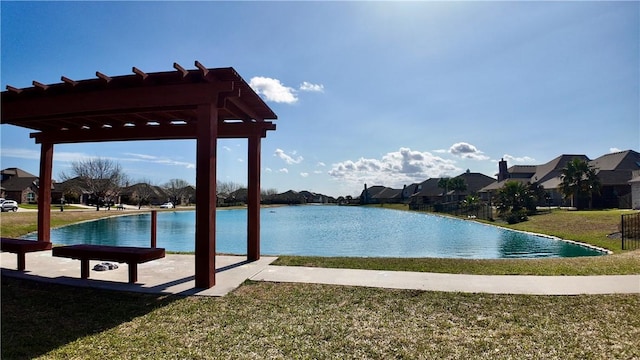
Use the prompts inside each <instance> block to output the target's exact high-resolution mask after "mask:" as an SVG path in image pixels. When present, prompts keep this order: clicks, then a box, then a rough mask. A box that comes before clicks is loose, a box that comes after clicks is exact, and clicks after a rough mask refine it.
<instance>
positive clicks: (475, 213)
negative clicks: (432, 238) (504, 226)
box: [409, 203, 494, 220]
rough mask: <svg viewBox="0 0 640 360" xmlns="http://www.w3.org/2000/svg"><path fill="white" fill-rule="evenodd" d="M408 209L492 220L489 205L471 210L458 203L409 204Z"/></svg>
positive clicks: (482, 205) (491, 209)
mask: <svg viewBox="0 0 640 360" xmlns="http://www.w3.org/2000/svg"><path fill="white" fill-rule="evenodd" d="M409 209H410V210H414V211H429V212H437V213H446V214H450V215H455V216H463V217H465V216H466V217H473V218H478V219H483V220H491V219H493V215H494V214H493V207H491V206H490V205H489V204H481V205H477V206H475V207H472V208H468V207H464V206H460V204H458V203H443V204H409Z"/></svg>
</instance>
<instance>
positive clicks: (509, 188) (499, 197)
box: [494, 181, 535, 224]
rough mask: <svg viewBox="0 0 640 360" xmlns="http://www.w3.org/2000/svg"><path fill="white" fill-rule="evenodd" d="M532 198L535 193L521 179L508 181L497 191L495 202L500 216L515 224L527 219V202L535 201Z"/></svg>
mask: <svg viewBox="0 0 640 360" xmlns="http://www.w3.org/2000/svg"><path fill="white" fill-rule="evenodd" d="M532 198H534V196H533V193H532V192H531V191H530V190H529V188H528V186H527V185H525V184H524V183H521V182H519V181H507V182H506V183H505V184H504V186H503V187H502V188H500V189H499V190H498V192H497V193H496V198H495V200H494V203H495V205H496V207H497V209H498V214H499V215H500V217H502V218H504V219H505V220H506V221H507V222H508V223H510V224H514V223H517V222H520V221H524V220H527V210H526V208H527V204H531V203H535V201H532ZM534 209H535V207H534Z"/></svg>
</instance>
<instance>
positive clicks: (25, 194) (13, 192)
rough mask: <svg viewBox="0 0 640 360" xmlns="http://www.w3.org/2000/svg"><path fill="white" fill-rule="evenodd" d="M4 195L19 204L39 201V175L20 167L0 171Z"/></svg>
mask: <svg viewBox="0 0 640 360" xmlns="http://www.w3.org/2000/svg"><path fill="white" fill-rule="evenodd" d="M0 174H1V179H2V180H1V182H0V184H1V186H2V189H3V193H4V194H3V195H4V196H3V197H4V198H6V199H9V200H15V201H16V202H18V204H24V203H27V204H35V203H37V202H38V177H37V176H35V175H33V174H30V173H28V172H26V171H24V170H22V169H19V168H7V169H4V170H2V171H0Z"/></svg>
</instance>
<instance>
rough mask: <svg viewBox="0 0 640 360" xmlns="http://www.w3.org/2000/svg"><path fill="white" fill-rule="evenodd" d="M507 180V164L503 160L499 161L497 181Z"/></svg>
mask: <svg viewBox="0 0 640 360" xmlns="http://www.w3.org/2000/svg"><path fill="white" fill-rule="evenodd" d="M508 178H509V172H508V171H507V162H506V161H505V160H504V159H500V161H499V162H498V181H503V180H506V179H508Z"/></svg>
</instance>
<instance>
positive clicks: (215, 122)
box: [0, 61, 277, 288]
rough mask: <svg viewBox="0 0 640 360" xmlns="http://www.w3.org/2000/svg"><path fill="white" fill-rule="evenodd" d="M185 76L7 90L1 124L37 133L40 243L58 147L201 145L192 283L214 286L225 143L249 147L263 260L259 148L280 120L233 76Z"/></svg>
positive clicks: (251, 247)
mask: <svg viewBox="0 0 640 360" xmlns="http://www.w3.org/2000/svg"><path fill="white" fill-rule="evenodd" d="M195 66H196V68H197V69H195V70H186V69H184V68H183V67H182V66H180V65H178V64H176V63H174V64H173V67H174V69H175V71H169V72H157V73H145V72H143V71H141V70H139V69H137V68H135V67H134V68H132V73H133V74H130V75H124V76H114V77H110V76H107V75H105V74H102V73H100V72H96V78H93V79H88V80H80V81H76V80H72V79H69V78H67V77H64V76H63V77H62V78H61V80H62V82H61V83H57V84H49V85H46V84H42V83H39V82H37V81H34V82H33V87H29V88H22V89H19V88H15V87H12V86H7V90H6V91H3V92H2V118H1V119H0V123H2V124H12V125H16V126H20V127H24V128H28V129H32V130H35V131H36V132H34V133H31V135H30V136H31V137H32V138H34V139H35V142H36V143H38V144H40V146H41V150H40V151H41V154H40V175H39V177H40V184H39V194H38V241H47V242H48V241H50V235H51V230H50V229H51V222H50V218H51V214H50V207H51V181H52V180H51V179H52V166H53V146H54V144H64V143H83V142H102V141H127V140H175V139H195V140H196V143H197V145H196V149H197V153H196V191H197V194H196V195H197V196H196V239H195V283H196V287H199V288H210V287H212V286H214V285H215V253H216V251H215V247H216V246H215V244H216V231H215V230H216V180H217V179H216V150H217V140H218V139H222V138H246V139H247V140H248V197H247V207H248V221H247V260H249V261H255V260H258V259H259V258H260V143H261V139H262V138H264V137H266V135H267V131H269V130H275V129H276V126H275V124H273V123H272V122H271V121H267V120H275V119H277V116H276V114H275V113H274V112H273V111H272V110H271V109H270V108H269V107H268V106H267V105H266V104H265V103H264V101H262V99H261V98H260V96H258V95H257V94H256V93H255V92H254V91H253V90H252V89H251V87H249V85H248V84H247V83H246V82H245V81H244V80H243V79H242V77H240V75H238V73H237V72H236V71H235V70H234V69H233V68H215V69H209V68H206V67H205V66H203V65H202V64H200V63H199V62H197V61H196V62H195Z"/></svg>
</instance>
